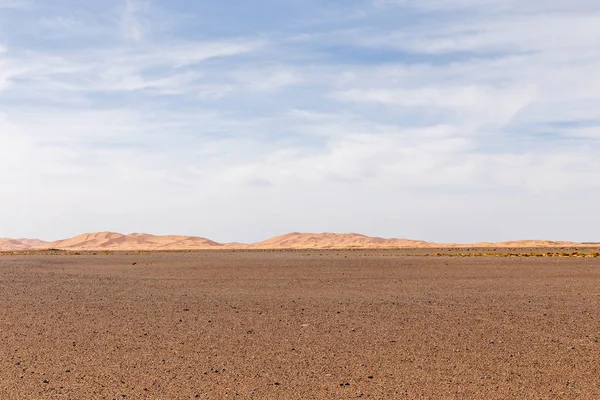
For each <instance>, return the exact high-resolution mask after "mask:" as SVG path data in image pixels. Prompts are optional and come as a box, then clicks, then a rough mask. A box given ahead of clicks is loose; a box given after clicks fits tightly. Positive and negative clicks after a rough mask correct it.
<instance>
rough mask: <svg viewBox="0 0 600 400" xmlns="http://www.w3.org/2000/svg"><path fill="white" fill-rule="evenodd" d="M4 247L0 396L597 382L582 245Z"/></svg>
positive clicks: (316, 393)
mask: <svg viewBox="0 0 600 400" xmlns="http://www.w3.org/2000/svg"><path fill="white" fill-rule="evenodd" d="M563 250H564V249H563ZM579 250H580V251H583V250H581V249H579ZM427 251H429V250H427ZM432 251H437V250H432ZM440 251H442V250H440ZM461 251H463V250H461ZM470 251H473V252H474V254H477V253H476V252H475V250H470ZM499 251H500V250H499ZM510 251H511V252H513V251H515V250H514V249H511V250H510ZM519 251H520V252H522V253H523V254H525V253H529V252H530V251H531V249H522V250H519ZM544 251H545V250H544ZM569 251H573V249H569ZM587 251H589V250H587ZM3 254H4V255H3V256H0V288H1V290H2V296H0V338H1V341H0V398H1V399H8V400H13V399H14V400H21V399H351V398H365V399H403V398H406V399H508V398H515V399H598V398H600V367H599V366H600V343H599V341H600V316H599V313H598V310H599V309H600V260H599V259H598V258H579V257H515V256H512V257H483V256H482V257H456V256H452V255H450V254H449V252H448V255H444V254H438V256H435V257H434V256H424V254H427V253H426V251H425V250H423V249H421V250H419V249H416V250H381V249H377V250H360V251H357V250H355V251H347V250H295V251H257V250H253V251H240V250H237V251H234V250H214V251H190V252H139V251H138V252H135V251H130V252H57V251H52V252H48V251H41V252H29V253H22V254H13V253H3Z"/></svg>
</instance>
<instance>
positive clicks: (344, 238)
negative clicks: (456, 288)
mask: <svg viewBox="0 0 600 400" xmlns="http://www.w3.org/2000/svg"><path fill="white" fill-rule="evenodd" d="M571 246H581V244H580V243H575V242H564V241H563V242H556V241H549V240H516V241H509V242H496V243H492V242H480V243H475V244H459V243H433V242H425V241H422V240H410V239H385V238H380V237H370V236H365V235H360V234H358V233H299V232H294V233H288V234H287V235H282V236H276V237H274V238H271V239H267V240H264V241H262V242H257V243H252V244H244V243H236V242H234V243H225V244H221V243H217V242H214V241H212V240H209V239H205V238H203V237H195V236H177V235H168V236H156V235H150V234H147V233H132V234H129V235H125V234H122V233H116V232H97V233H85V234H82V235H79V236H75V237H72V238H69V239H64V240H58V241H55V242H50V243H47V242H44V241H41V240H37V239H0V250H4V251H15V250H28V249H61V250H202V249H219V248H221V249H343V248H365V249H373V248H381V249H386V248H466V247H483V248H494V247H498V248H507V247H516V248H521V247H571Z"/></svg>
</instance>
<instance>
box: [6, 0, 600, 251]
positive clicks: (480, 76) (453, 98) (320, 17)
mask: <svg viewBox="0 0 600 400" xmlns="http://www.w3.org/2000/svg"><path fill="white" fill-rule="evenodd" d="M9 3H10V2H4V3H2V2H1V1H0V4H5V5H7V4H9ZM66 3H68V4H69V5H70V6H69V7H58V6H56V7H53V8H52V9H51V10H50V9H48V8H44V7H45V6H44V5H43V4H40V5H37V6H36V8H35V9H34V8H29V9H24V10H22V9H21V10H6V9H5V11H4V12H5V14H4V15H3V14H2V11H0V17H3V18H5V19H4V21H5V22H6V23H7V24H9V25H7V26H10V27H12V29H7V30H5V31H3V34H2V36H0V43H1V45H0V110H1V111H0V140H1V142H2V143H3V145H2V146H0V169H2V170H4V171H12V172H11V173H10V174H0V196H1V197H2V199H3V205H4V207H3V210H4V211H0V217H2V219H3V221H5V223H4V225H3V226H7V227H10V229H11V230H12V231H10V232H9V231H7V232H5V233H2V232H0V236H12V235H15V236H31V235H35V232H34V233H31V232H26V231H24V230H23V231H20V230H19V229H20V228H19V227H23V226H25V227H29V228H31V227H33V226H34V225H35V226H40V227H41V228H37V229H39V232H40V234H39V235H40V236H42V237H46V238H55V237H59V236H67V235H69V234H74V233H79V232H80V231H85V230H102V229H114V230H124V231H133V230H136V231H139V230H148V231H153V232H157V233H160V232H165V233H173V232H177V233H194V234H202V235H205V236H209V237H211V238H214V239H216V240H257V239H261V238H263V236H268V235H270V234H275V233H280V232H282V231H286V230H303V229H305V230H311V231H312V230H317V231H318V230H333V231H350V230H356V231H363V232H365V233H373V234H378V235H385V236H413V237H421V238H425V239H430V240H446V241H459V240H465V241H470V240H497V239H509V238H519V237H525V236H528V237H535V236H538V237H542V236H543V237H547V238H550V239H552V238H556V239H564V238H566V239H574V240H577V239H582V240H584V239H588V238H587V237H586V235H591V234H592V233H593V232H592V229H587V228H582V225H581V224H579V223H576V222H570V221H582V218H584V217H585V218H588V217H587V216H586V215H589V214H590V213H589V212H588V213H585V211H586V210H587V211H589V210H591V209H593V207H595V204H597V202H598V201H600V187H599V185H598V184H597V183H596V182H600V164H599V161H598V157H597V154H596V153H597V151H596V149H597V147H598V144H599V141H600V135H599V134H598V132H599V131H598V129H599V127H600V112H599V111H598V110H600V95H599V93H600V86H599V85H600V75H599V72H598V71H600V57H599V55H598V51H597V43H598V42H599V41H600V30H599V29H598V26H600V9H598V7H597V6H595V5H594V3H593V2H591V1H587V0H579V1H575V2H570V3H568V4H567V3H565V2H562V1H558V0H556V1H550V2H544V3H542V2H541V1H538V0H536V1H533V2H528V3H527V4H523V3H522V2H516V1H511V0H487V1H483V2H482V1H471V0H452V1H441V0H424V1H412V0H403V1H399V0H398V1H396V0H394V1H391V0H389V1H387V0H380V1H373V2H362V1H351V3H350V4H344V5H343V6H336V5H335V4H332V5H329V6H328V9H327V10H326V11H327V12H320V11H321V7H322V5H321V4H320V2H317V1H313V0H309V1H307V2H302V5H301V6H298V7H299V8H297V9H296V10H297V12H290V10H285V11H287V12H283V11H284V10H283V9H282V8H280V7H283V6H274V7H273V9H272V10H270V11H269V12H270V13H272V15H271V14H269V15H263V14H264V13H261V14H260V15H258V14H256V13H254V14H252V12H253V8H252V7H250V5H249V4H243V5H239V6H238V7H242V8H243V11H244V15H245V17H244V18H239V16H238V14H239V13H236V10H237V9H233V8H231V7H232V6H231V5H227V4H224V3H210V4H211V6H210V7H209V6H207V4H209V3H206V2H186V1H177V2H175V3H172V4H171V3H169V4H167V5H163V6H162V7H163V8H161V9H160V10H158V9H157V7H158V6H157V4H156V3H151V2H146V3H142V2H139V1H133V0H131V1H124V2H123V1H118V2H117V1H115V2H108V3H93V2H92V3H86V4H83V3H80V2H74V1H73V2H72V3H70V2H69V1H67V2H66ZM286 4H287V3H286ZM290 4H291V3H290ZM0 7H1V6H0ZM290 7H291V6H290ZM294 7H296V6H294ZM283 8H285V7H283ZM277 10H279V11H277ZM50 11H51V12H50ZM237 11H240V10H237ZM300 11H301V12H300ZM8 13H10V18H9V17H7V16H8V15H9V14H8ZM274 13H277V14H276V15H275V14H274ZM175 15H176V16H175ZM182 15H186V17H185V18H182ZM91 16H93V18H92V17H91ZM165 20H170V21H172V20H177V21H178V23H177V24H167V25H168V26H167V25H165V24H163V22H164V21H165ZM415 21H418V23H416V22H415ZM19 25H23V26H27V27H28V28H27V29H19ZM31 27H35V28H34V30H35V29H44V30H45V32H47V34H46V35H33V36H31V35H30V34H29V33H28V30H31V29H32V28H31ZM82 38H84V39H82ZM32 185H33V186H32ZM32 187H35V190H36V191H37V192H38V194H39V195H38V196H30V195H29V194H30V193H31V188H32ZM25 193H27V194H28V195H27V196H26V197H27V200H23V198H24V194H25ZM581 193H585V196H583V195H581ZM365 205H367V206H365ZM557 205H560V206H561V211H560V213H558V214H561V217H560V218H559V216H558V214H557V211H556V210H557V208H556V207H557ZM23 207H25V208H26V209H27V210H28V213H27V215H25V214H24V213H21V215H19V213H18V212H16V213H14V212H12V211H11V212H8V211H6V210H18V209H22V208H23ZM65 207H67V208H68V209H69V213H70V214H69V215H70V217H69V218H68V219H65V221H66V222H65V223H64V224H61V225H60V228H56V226H57V224H55V223H53V221H54V220H55V219H57V218H61V217H62V216H64V212H63V211H61V210H63V209H64V208H65ZM48 209H52V210H55V211H53V213H47V212H41V211H38V210H48ZM307 209H308V210H310V213H307V212H306V210H307ZM98 210H102V211H101V212H100V211H98ZM308 214H310V215H308ZM74 215H75V216H76V217H75V218H73V216H74ZM100 215H101V216H100ZM155 215H160V216H161V217H160V218H153V217H152V216H155ZM423 215H429V216H431V218H434V219H435V221H436V223H435V224H429V223H427V222H428V221H429V220H428V218H429V217H427V218H426V217H422V216H423ZM498 216H501V217H498ZM27 218H29V219H31V220H32V221H33V220H35V224H33V223H31V224H29V225H27V224H25V225H23V224H22V221H23V220H24V219H27ZM589 218H591V220H590V219H587V220H586V221H587V222H588V223H589V224H588V225H589V226H592V225H593V224H591V223H590V221H591V222H593V223H600V220H597V219H598V217H593V216H591V217H589ZM594 218H596V219H595V220H594ZM374 221H376V222H374ZM528 221H529V222H528ZM257 226H260V227H261V228H260V229H258V228H255V227H257ZM445 226H448V228H444V227H445ZM586 226H587V225H586ZM44 227H45V228H44ZM7 229H8V228H7ZM23 229H24V228H23ZM36 232H38V231H36Z"/></svg>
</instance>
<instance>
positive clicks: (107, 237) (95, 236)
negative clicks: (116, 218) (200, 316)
mask: <svg viewBox="0 0 600 400" xmlns="http://www.w3.org/2000/svg"><path fill="white" fill-rule="evenodd" d="M220 246H222V245H221V244H219V243H217V242H213V241H212V240H208V239H205V238H201V237H193V236H155V235H149V234H145V233H134V234H131V235H124V234H122V233H115V232H98V233H84V234H83V235H79V236H75V237H72V238H70V239H64V240H58V241H56V242H50V243H45V244H44V245H42V246H39V247H37V248H53V249H61V250H189V249H208V248H214V247H220Z"/></svg>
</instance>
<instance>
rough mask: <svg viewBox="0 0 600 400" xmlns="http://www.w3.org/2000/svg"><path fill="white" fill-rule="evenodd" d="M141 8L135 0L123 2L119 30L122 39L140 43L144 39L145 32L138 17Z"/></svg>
mask: <svg viewBox="0 0 600 400" xmlns="http://www.w3.org/2000/svg"><path fill="white" fill-rule="evenodd" d="M141 7H142V4H141V3H139V2H138V1H137V0H125V6H124V9H123V14H122V16H121V29H122V31H123V37H124V38H125V39H126V40H128V41H132V42H141V41H142V40H143V39H144V36H145V32H144V28H143V25H142V22H141V21H140V19H139V15H138V13H139V11H140V8H141Z"/></svg>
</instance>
